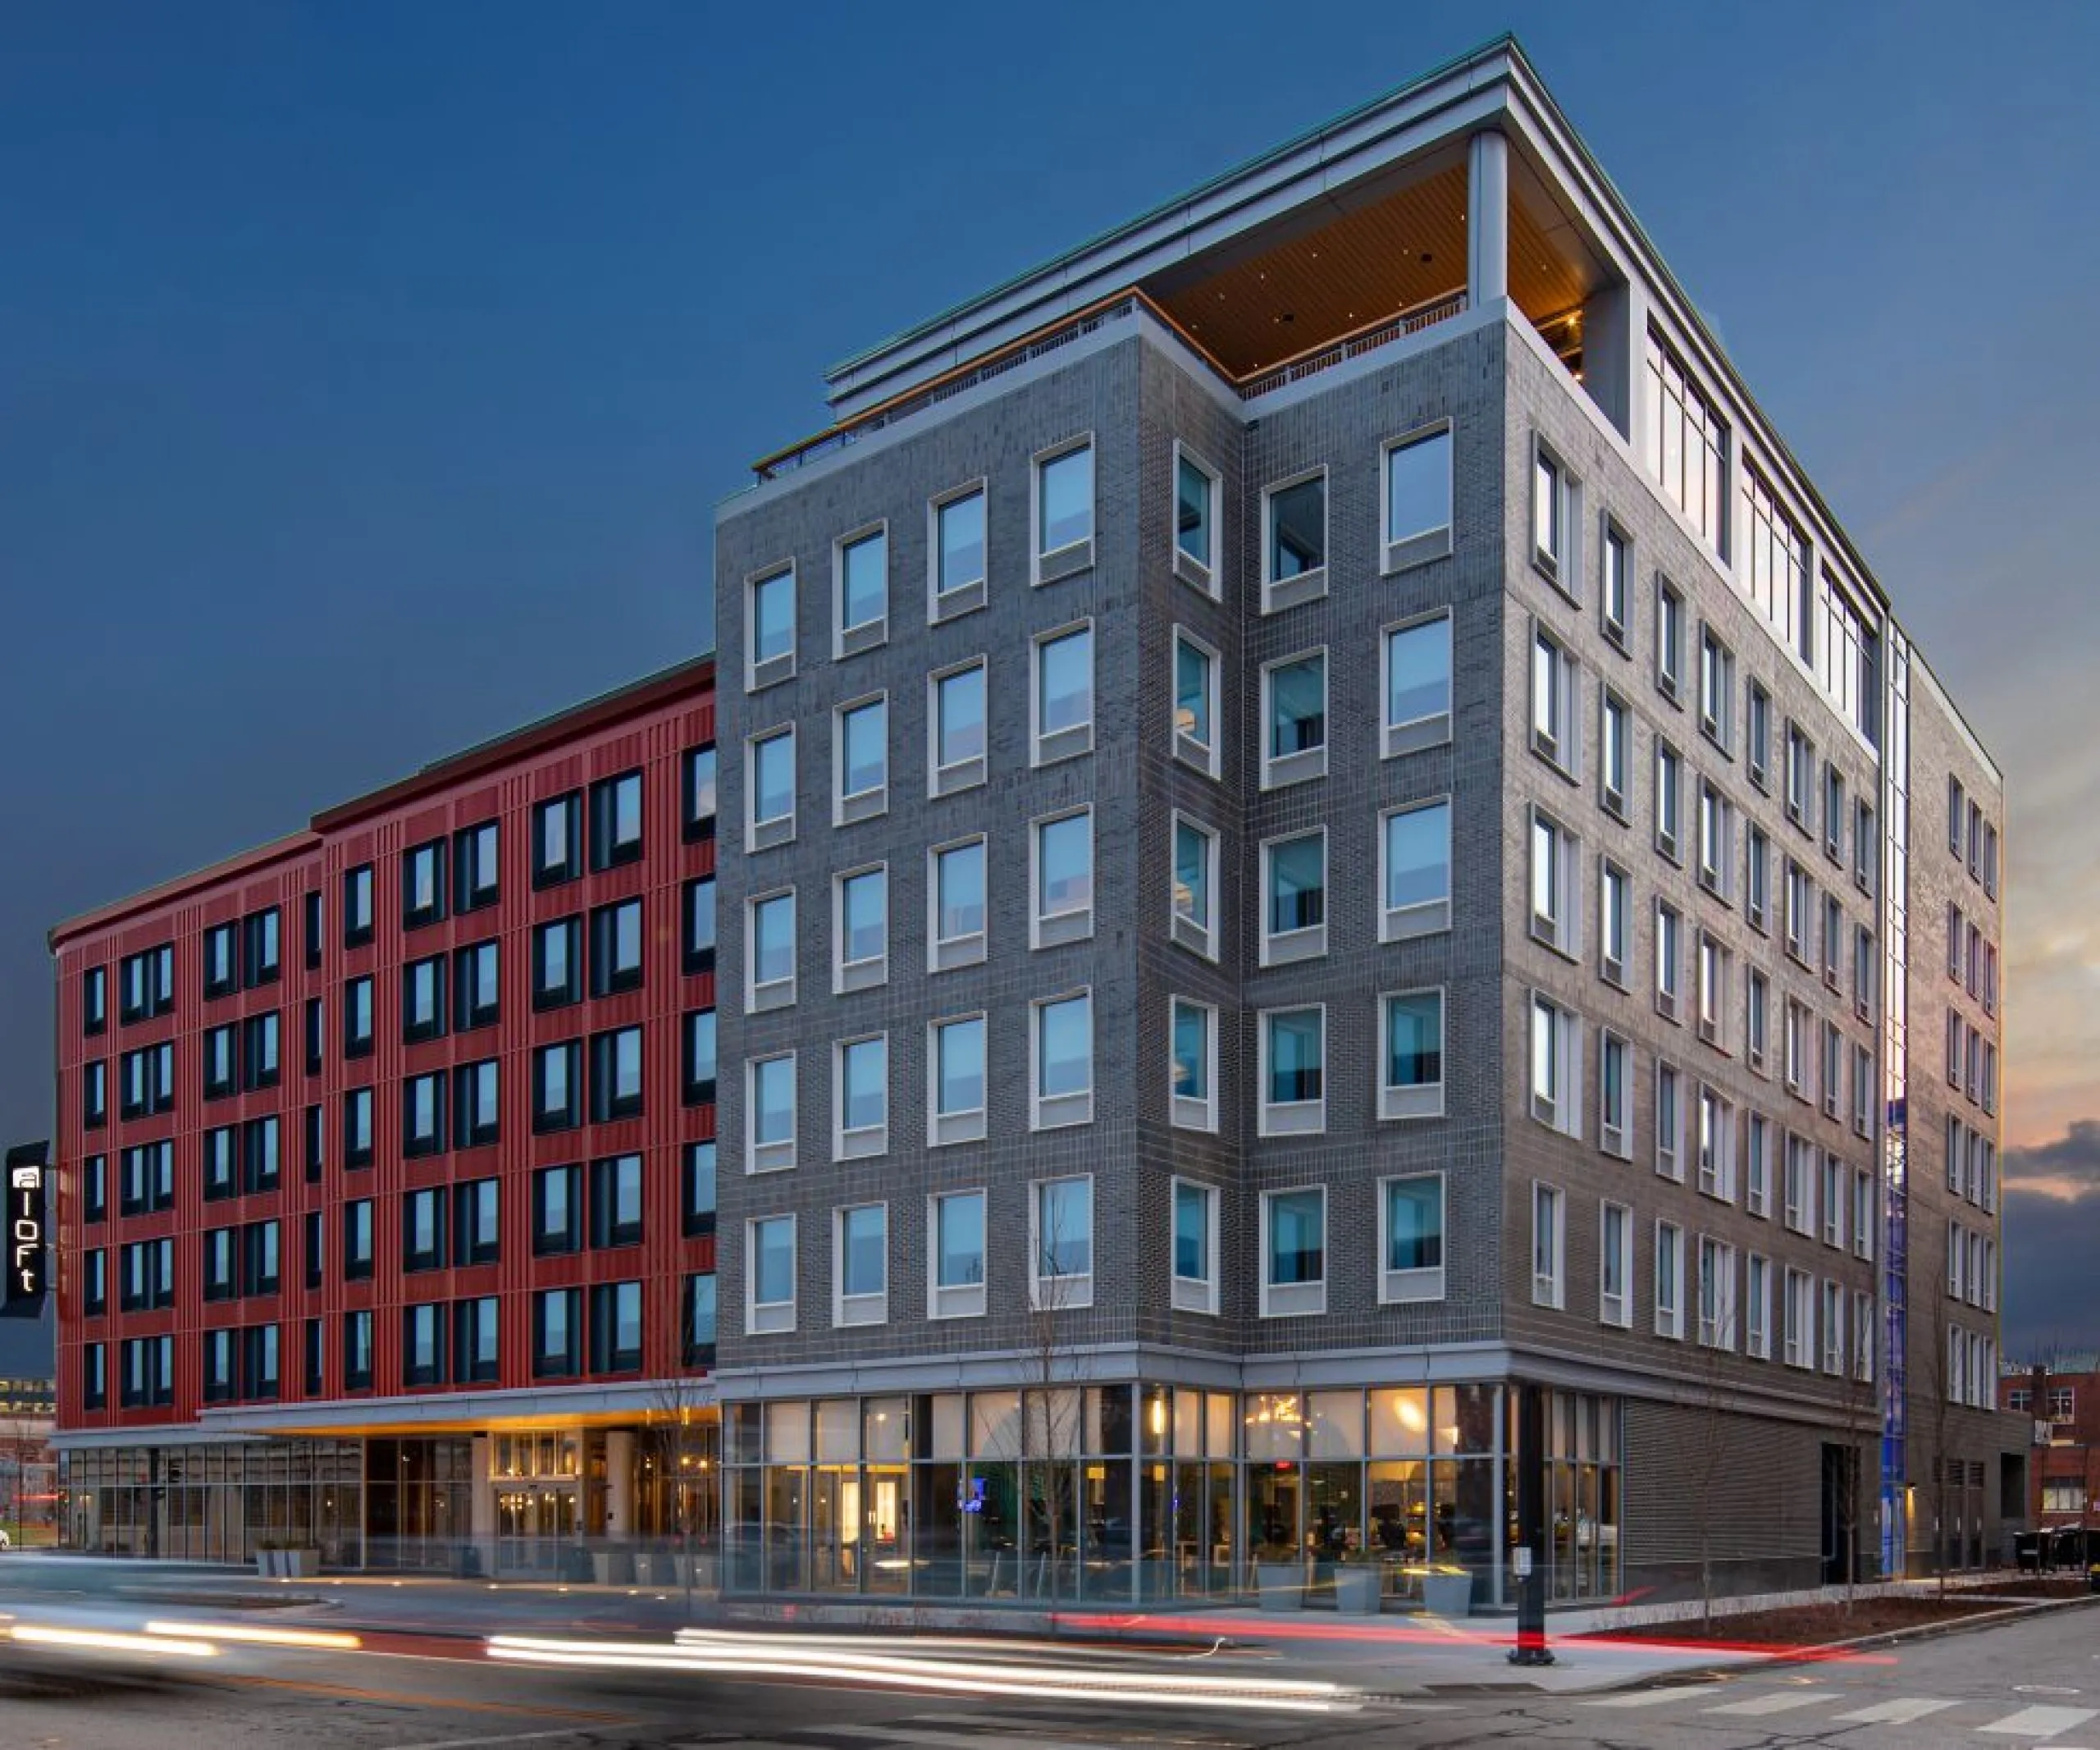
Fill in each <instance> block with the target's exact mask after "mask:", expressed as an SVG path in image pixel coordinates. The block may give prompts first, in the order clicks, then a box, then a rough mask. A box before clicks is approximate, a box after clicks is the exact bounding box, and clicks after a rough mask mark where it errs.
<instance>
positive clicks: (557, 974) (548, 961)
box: [532, 917, 583, 1010]
mask: <svg viewBox="0 0 2100 1750" xmlns="http://www.w3.org/2000/svg"><path fill="white" fill-rule="evenodd" d="M582 999H583V920H582V918H580V917H557V918H555V919H552V920H551V921H549V922H547V923H544V924H536V925H534V926H533V928H532V1007H533V1008H534V1009H535V1010H541V1009H550V1008H562V1007H563V1006H564V1005H565V1004H568V1003H580V1002H581V1001H582Z"/></svg>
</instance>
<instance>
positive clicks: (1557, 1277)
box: [1532, 1184, 1568, 1307]
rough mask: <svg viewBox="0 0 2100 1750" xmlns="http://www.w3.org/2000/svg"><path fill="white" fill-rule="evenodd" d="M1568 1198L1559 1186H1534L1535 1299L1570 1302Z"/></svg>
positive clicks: (1538, 1302) (1559, 1303) (1548, 1303)
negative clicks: (1567, 1297)
mask: <svg viewBox="0 0 2100 1750" xmlns="http://www.w3.org/2000/svg"><path fill="white" fill-rule="evenodd" d="M1567 1273H1568V1199H1567V1197H1566V1195H1565V1194H1564V1192H1563V1191H1561V1190H1560V1189H1559V1187H1558V1186H1551V1185H1538V1184H1534V1185H1533V1186H1532V1302H1533V1304H1534V1305H1539V1306H1551V1307H1559V1306H1564V1305H1566V1304H1567V1302H1566V1298H1565V1297H1566V1293H1567Z"/></svg>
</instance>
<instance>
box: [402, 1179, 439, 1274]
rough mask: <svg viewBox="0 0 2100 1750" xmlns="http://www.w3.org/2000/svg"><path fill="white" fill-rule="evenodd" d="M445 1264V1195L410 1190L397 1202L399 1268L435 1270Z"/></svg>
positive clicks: (430, 1190)
mask: <svg viewBox="0 0 2100 1750" xmlns="http://www.w3.org/2000/svg"><path fill="white" fill-rule="evenodd" d="M444 1264H445V1193H444V1191H443V1190H441V1189H440V1188H437V1187H436V1186H433V1187H431V1188H430V1189H428V1190H420V1191H410V1192H409V1195H407V1196H406V1197H404V1198H403V1199H401V1268H403V1269H404V1270H436V1269H440V1268H443V1266H444Z"/></svg>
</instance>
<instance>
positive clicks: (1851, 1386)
mask: <svg viewBox="0 0 2100 1750" xmlns="http://www.w3.org/2000/svg"><path fill="white" fill-rule="evenodd" d="M1872 1280H1873V1278H1872V1277H1869V1282H1871V1281H1872ZM1880 1310H1881V1301H1880V1299H1879V1296H1878V1295H1876V1294H1875V1293H1874V1290H1873V1288H1872V1287H1869V1288H1868V1289H1867V1290H1866V1291H1865V1293H1864V1294H1861V1293H1859V1292H1857V1291H1855V1293H1854V1296H1853V1300H1852V1342H1851V1353H1850V1354H1849V1355H1847V1358H1846V1362H1847V1364H1846V1368H1845V1383H1844V1388H1843V1390H1842V1391H1841V1392H1840V1393H1839V1394H1838V1426H1839V1427H1840V1428H1842V1429H1843V1430H1844V1434H1845V1460H1844V1462H1845V1473H1844V1475H1843V1476H1842V1477H1841V1478H1839V1479H1838V1480H1839V1482H1840V1483H1841V1485H1842V1487H1840V1488H1839V1490H1838V1538H1839V1539H1840V1540H1841V1542H1842V1545H1843V1549H1844V1560H1845V1604H1844V1608H1845V1613H1846V1614H1847V1615H1851V1610H1852V1606H1853V1605H1854V1604H1855V1603H1856V1602H1857V1601H1858V1597H1859V1577H1860V1528H1861V1527H1862V1526H1863V1525H1864V1524H1865V1523H1866V1515H1867V1504H1868V1496H1867V1474H1866V1473H1867V1466H1866V1464H1865V1463H1864V1462H1863V1461H1862V1460H1861V1459H1860V1445H1861V1443H1862V1442H1864V1441H1865V1440H1867V1439H1868V1438H1869V1437H1871V1436H1872V1434H1873V1433H1874V1429H1875V1426H1876V1423H1877V1414H1878V1411H1879V1408H1880V1404H1881V1392H1880V1388H1879V1377H1880V1376H1879V1372H1878V1371H1877V1369H1876V1368H1875V1366H1874V1355H1875V1333H1876V1332H1879V1330H1880V1328H1881V1322H1880Z"/></svg>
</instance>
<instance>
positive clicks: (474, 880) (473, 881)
mask: <svg viewBox="0 0 2100 1750" xmlns="http://www.w3.org/2000/svg"><path fill="white" fill-rule="evenodd" d="M499 853H500V834H499V833H498V830H497V827H496V823H495V821H493V820H484V821H483V822H482V824H481V825H479V826H468V827H464V828H462V829H460V830H459V832H457V833H454V834H453V835H452V870H453V879H454V881H455V882H456V883H457V884H458V887H459V891H458V893H456V894H455V895H454V900H453V905H454V909H455V910H457V911H460V912H473V911H477V910H478V909H479V908H480V907H482V906H492V905H494V904H495V902H496V898H497V896H498V895H499V894H500V893H501V891H502V880H503V870H502V858H501V857H500V854H499Z"/></svg>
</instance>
